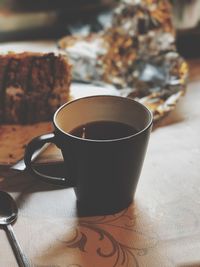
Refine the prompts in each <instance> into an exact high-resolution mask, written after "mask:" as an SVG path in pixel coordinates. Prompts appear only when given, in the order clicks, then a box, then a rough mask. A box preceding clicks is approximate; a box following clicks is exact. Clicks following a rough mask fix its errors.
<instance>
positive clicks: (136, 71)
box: [58, 0, 188, 120]
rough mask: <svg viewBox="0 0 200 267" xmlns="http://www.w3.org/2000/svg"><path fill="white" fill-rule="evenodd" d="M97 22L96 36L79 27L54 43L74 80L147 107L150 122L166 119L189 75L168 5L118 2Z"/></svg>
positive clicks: (142, 0) (151, 1)
mask: <svg viewBox="0 0 200 267" xmlns="http://www.w3.org/2000/svg"><path fill="white" fill-rule="evenodd" d="M97 21H98V23H99V25H100V26H101V27H100V30H99V31H98V32H95V33H94V32H88V31H87V30H86V29H88V26H85V25H83V27H82V28H81V29H80V28H79V32H78V33H77V32H75V33H73V32H72V35H68V36H66V37H64V38H62V39H61V40H60V41H59V43H58V46H59V48H60V49H61V50H62V51H64V52H65V53H67V55H68V57H69V59H70V62H71V63H72V66H73V69H72V70H73V74H72V75H73V79H74V80H77V81H82V82H89V83H95V84H100V85H104V86H107V85H113V86H115V87H116V88H118V89H119V90H120V94H121V95H122V96H128V97H132V98H134V99H136V100H138V101H139V102H142V103H144V104H145V105H146V106H147V107H149V108H150V110H151V111H152V112H153V114H154V120H158V119H160V118H161V117H163V116H164V115H166V114H167V113H168V112H169V111H171V110H172V109H173V108H174V107H175V105H176V103H177V101H178V99H179V98H180V96H181V95H183V94H184V92H185V88H186V83H187V74H188V67H187V64H186V63H185V61H184V60H183V59H182V58H181V57H180V56H179V54H178V53H177V52H176V47H175V33H174V28H173V26H172V22H171V7H170V5H169V2H168V1H167V0H163V1H159V0H157V1H155V0H122V1H120V2H119V4H118V5H117V6H116V7H115V8H114V9H113V10H111V12H107V13H106V14H101V15H100V16H99V17H98V18H97ZM91 28H92V27H91Z"/></svg>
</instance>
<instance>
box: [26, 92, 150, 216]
mask: <svg viewBox="0 0 200 267" xmlns="http://www.w3.org/2000/svg"><path fill="white" fill-rule="evenodd" d="M102 121H107V122H108V121H109V122H117V123H123V124H126V125H129V126H130V127H134V129H136V132H134V133H133V134H130V135H128V136H123V137H121V138H115V139H108V140H100V139H99V140H93V139H84V138H83V137H77V136H75V135H73V134H71V132H72V131H73V130H74V129H75V128H77V127H79V126H80V125H87V124H89V123H91V122H102ZM53 123H54V128H55V131H54V132H53V133H50V134H45V135H42V136H39V137H37V138H35V139H33V140H32V141H31V142H30V143H29V144H28V145H27V148H26V152H25V157H24V160H25V164H26V167H27V170H28V171H29V172H31V173H32V174H34V175H36V176H37V177H39V178H40V179H42V180H43V181H46V182H50V183H53V184H56V185H62V186H66V187H69V186H73V187H74V189H75V194H76V197H77V207H78V211H79V214H83V215H105V214H113V213H115V212H119V211H120V210H122V209H124V208H126V207H128V206H129V204H130V203H131V202H132V201H133V197H134V193H135V190H136V186H137V183H138V179H139V176H140V172H141V169H142V165H143V160H144V157H145V153H146V148H147V145H148V140H149V135H150V132H151V127H152V114H151V112H150V111H149V110H148V109H147V108H146V107H145V106H144V105H142V104H140V103H138V102H136V101H134V100H132V99H129V98H123V97H118V96H105V95H104V96H90V97H84V98H80V99H77V100H74V101H71V102H68V103H66V104H65V105H63V106H61V107H60V108H59V109H58V110H57V111H56V113H55V115H54V119H53ZM45 143H54V144H56V146H57V147H58V148H60V149H61V152H62V155H63V159H64V162H63V166H64V173H65V177H64V178H63V177H62V178H61V177H51V176H47V175H44V174H42V173H39V172H38V171H36V170H35V169H34V168H33V166H32V163H31V158H32V155H33V153H34V152H35V150H37V149H38V148H40V147H42V146H43V145H44V144H45Z"/></svg>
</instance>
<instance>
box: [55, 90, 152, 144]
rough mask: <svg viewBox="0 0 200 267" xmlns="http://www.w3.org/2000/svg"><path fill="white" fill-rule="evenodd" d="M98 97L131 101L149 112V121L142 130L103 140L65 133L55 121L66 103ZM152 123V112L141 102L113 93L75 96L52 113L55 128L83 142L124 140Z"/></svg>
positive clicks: (140, 132) (144, 129)
mask: <svg viewBox="0 0 200 267" xmlns="http://www.w3.org/2000/svg"><path fill="white" fill-rule="evenodd" d="M98 97H108V98H109V97H110V98H118V99H121V100H123V101H124V100H125V101H131V102H134V103H135V104H136V105H138V106H140V107H142V108H143V109H144V110H145V111H146V112H147V113H148V114H149V118H150V120H149V122H148V124H147V126H146V127H144V128H143V129H142V130H140V131H137V132H136V133H135V134H131V135H128V136H125V137H121V138H116V139H103V140H100V139H87V138H85V139H84V138H81V137H78V136H75V135H72V134H70V133H67V132H65V131H63V130H62V129H61V128H60V127H59V126H58V124H57V123H56V116H57V115H58V113H59V112H60V111H61V110H62V109H63V108H65V107H66V106H68V105H71V104H73V103H74V102H76V101H80V100H81V99H88V98H98ZM152 124H153V114H152V112H151V111H150V110H149V109H148V108H147V107H146V106H145V105H143V104H142V103H140V102H138V101H136V100H134V99H132V98H130V97H123V96H115V95H91V96H85V97H80V98H76V99H73V100H71V101H68V102H66V103H65V104H63V105H62V106H60V107H59V108H58V109H57V110H56V112H55V113H54V116H53V125H54V127H55V128H56V129H58V130H59V131H60V132H61V133H63V134H64V135H67V136H69V137H71V138H74V139H77V140H80V141H83V142H97V143H106V142H116V141H122V140H126V139H130V138H132V137H135V136H138V135H140V134H142V133H143V132H145V131H146V130H148V128H150V127H151V125H152Z"/></svg>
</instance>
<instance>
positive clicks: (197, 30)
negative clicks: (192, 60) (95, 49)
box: [0, 0, 200, 57]
mask: <svg viewBox="0 0 200 267" xmlns="http://www.w3.org/2000/svg"><path fill="white" fill-rule="evenodd" d="M116 2H117V1H116V0H73V1H70V0H56V1H54V0H40V1H32V0H0V42H7V41H16V40H28V39H32V40H33V39H52V38H60V37H62V36H63V35H65V34H67V33H68V31H69V27H68V26H69V25H71V24H73V23H80V20H81V21H83V22H84V21H85V22H87V21H88V20H89V21H90V22H91V21H92V20H95V17H96V15H97V14H98V13H99V12H101V11H106V10H109V9H110V8H111V7H112V6H113V5H115V3H116ZM170 2H171V4H172V18H173V23H174V27H175V28H176V43H177V48H178V51H179V53H180V54H181V55H183V56H184V57H196V56H200V49H199V47H200V1H199V0H170ZM93 25H94V30H98V25H97V24H95V23H94V24H93Z"/></svg>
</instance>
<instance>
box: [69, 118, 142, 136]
mask: <svg viewBox="0 0 200 267" xmlns="http://www.w3.org/2000/svg"><path fill="white" fill-rule="evenodd" d="M137 132H138V131H137V130H136V129H135V128H133V127H132V126H130V125H128V124H125V123H121V122H114V121H96V122H90V123H87V124H84V125H81V126H79V127H77V128H75V129H73V130H72V131H71V132H70V134H72V135H74V136H77V137H80V138H83V139H92V140H111V139H119V138H123V137H127V136H130V135H133V134H135V133H137Z"/></svg>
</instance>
